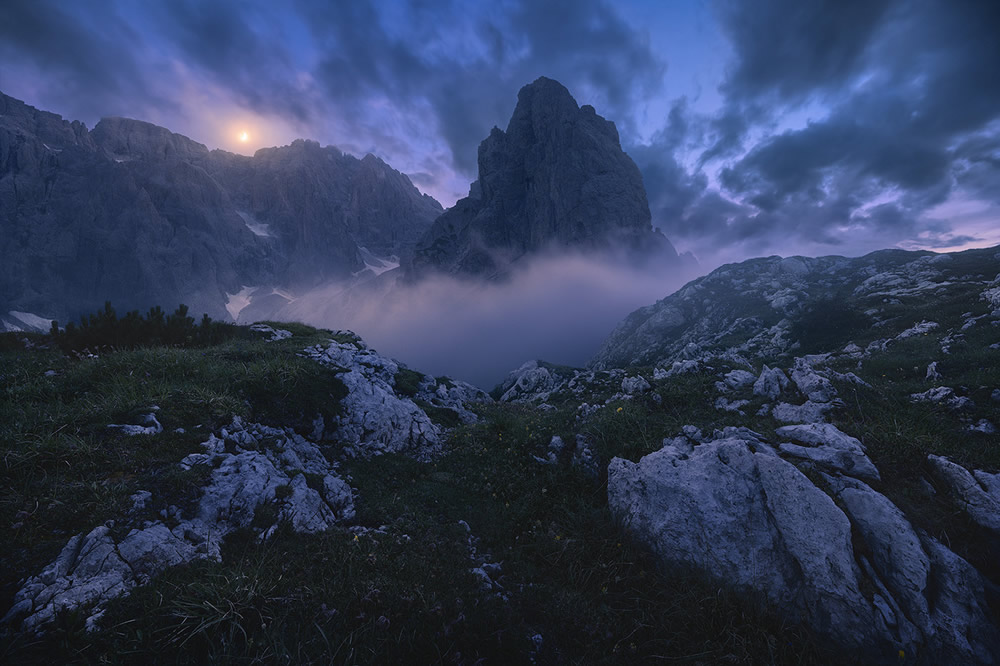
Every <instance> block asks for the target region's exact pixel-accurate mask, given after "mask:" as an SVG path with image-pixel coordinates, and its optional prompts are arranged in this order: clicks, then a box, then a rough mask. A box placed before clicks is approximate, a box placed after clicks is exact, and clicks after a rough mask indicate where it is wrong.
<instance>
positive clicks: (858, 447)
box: [775, 423, 880, 481]
mask: <svg viewBox="0 0 1000 666" xmlns="http://www.w3.org/2000/svg"><path fill="white" fill-rule="evenodd" d="M775 433H776V434H777V435H778V436H779V437H783V438H786V437H787V438H788V439H791V440H792V441H793V442H798V443H799V444H804V445H805V446H799V445H796V444H781V445H780V446H779V450H780V451H781V452H782V453H786V454H788V455H791V456H795V457H797V458H806V459H809V460H812V461H813V462H816V463H818V464H820V465H825V466H827V467H830V468H832V469H835V470H837V471H839V472H842V473H844V474H848V475H850V476H856V477H859V478H867V479H875V480H876V481H877V480H879V479H880V477H879V473H878V469H877V468H876V467H875V465H874V463H872V461H871V460H869V459H868V456H867V455H866V454H865V447H864V445H862V444H861V442H860V441H858V440H857V439H855V438H854V437H851V436H850V435H847V434H845V433H843V432H841V431H840V430H839V429H838V428H837V427H836V426H834V425H830V424H829V423H810V424H806V425H790V426H783V427H781V428H778V429H776V430H775Z"/></svg>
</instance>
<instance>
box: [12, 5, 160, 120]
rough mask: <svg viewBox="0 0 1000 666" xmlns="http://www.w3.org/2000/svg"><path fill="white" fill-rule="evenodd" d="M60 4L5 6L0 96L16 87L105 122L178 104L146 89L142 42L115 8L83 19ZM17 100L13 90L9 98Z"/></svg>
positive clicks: (92, 10)
mask: <svg viewBox="0 0 1000 666" xmlns="http://www.w3.org/2000/svg"><path fill="white" fill-rule="evenodd" d="M74 9H75V8H74V6H73V5H72V4H70V3H62V2H56V1H54V0H5V2H4V3H3V12H2V14H3V16H2V20H0V59H2V64H0V89H3V88H5V87H7V86H8V85H11V84H13V83H14V81H13V79H14V77H15V72H16V73H17V74H20V75H21V76H22V77H24V78H23V79H21V80H20V81H18V83H20V84H23V85H25V86H28V87H30V88H32V89H34V90H35V91H36V93H37V94H38V95H39V96H40V97H42V98H43V99H45V100H47V101H50V102H51V103H52V104H53V105H55V106H58V107H63V106H68V107H69V108H72V109H74V110H75V111H77V112H78V113H81V114H85V115H87V116H93V117H99V116H102V115H112V114H115V113H117V112H118V110H119V109H121V108H128V107H129V106H131V100H133V99H135V98H136V97H138V98H140V99H143V100H145V102H146V104H147V105H148V106H150V107H152V106H160V107H170V106H172V105H173V103H172V102H170V101H168V100H167V99H165V98H164V97H163V96H161V95H160V94H158V92H157V91H156V90H154V89H153V88H152V87H151V86H150V85H149V83H148V81H149V79H148V76H147V72H145V71H143V68H142V66H141V64H140V63H139V62H138V61H137V59H136V54H137V53H141V52H142V50H143V43H142V37H141V35H139V34H138V33H137V32H136V31H135V30H134V29H133V28H132V27H131V26H129V25H128V24H127V23H126V22H125V21H123V20H122V19H121V18H120V16H119V15H118V14H117V12H116V11H115V7H114V3H113V2H111V1H99V2H95V3H91V4H90V6H89V7H88V11H87V12H86V13H83V14H78V13H76V12H74V11H73V10H74ZM5 92H7V93H16V92H17V91H15V90H10V89H8V90H5Z"/></svg>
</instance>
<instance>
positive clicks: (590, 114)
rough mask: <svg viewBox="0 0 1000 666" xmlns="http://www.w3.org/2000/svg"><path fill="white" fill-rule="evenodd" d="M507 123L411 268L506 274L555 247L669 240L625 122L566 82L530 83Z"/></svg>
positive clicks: (665, 245) (485, 146) (664, 245)
mask: <svg viewBox="0 0 1000 666" xmlns="http://www.w3.org/2000/svg"><path fill="white" fill-rule="evenodd" d="M517 100H518V101H517V107H516V108H515V109H514V113H513V115H512V116H511V119H510V122H509V123H508V125H507V130H506V131H503V130H500V129H499V128H496V127H494V128H493V130H492V131H491V132H490V135H489V136H488V137H487V138H486V139H485V140H484V141H483V142H482V143H481V144H480V145H479V179H478V180H477V181H476V182H475V183H473V184H472V188H471V191H470V194H469V196H468V197H467V198H465V199H462V200H460V201H459V202H458V203H456V204H455V206H454V207H453V208H452V209H450V210H448V211H446V212H445V213H444V215H442V216H441V217H439V218H438V219H437V221H435V223H434V225H433V226H432V227H431V229H430V230H429V231H428V232H427V234H426V235H425V236H424V238H423V239H422V241H421V242H420V243H419V244H418V247H417V252H416V256H415V257H414V261H413V265H412V267H411V271H410V272H411V276H417V275H419V274H421V273H425V272H433V271H439V272H444V273H450V274H459V275H477V276H487V277H497V276H501V275H503V274H505V273H506V272H507V271H508V269H509V268H510V266H511V265H512V264H514V263H515V262H517V261H518V260H520V259H522V258H523V257H526V256H528V255H531V254H534V253H538V252H541V251H546V250H581V251H594V250H607V249H614V248H619V247H624V248H629V249H636V248H649V247H651V246H652V247H656V248H660V249H662V250H664V251H666V252H667V253H668V256H669V257H671V258H676V256H677V255H676V252H674V250H673V248H672V247H671V246H670V244H669V242H668V241H667V240H666V239H665V238H664V237H663V236H662V235H660V234H658V233H656V232H654V231H653V229H652V226H651V224H650V213H649V203H648V202H647V200H646V191H645V189H644V188H643V184H642V175H641V174H640V173H639V169H638V167H636V165H635V162H633V161H632V159H631V158H630V157H629V156H628V155H626V154H625V152H624V151H623V150H622V148H621V144H620V142H619V138H618V130H617V129H616V128H615V124H614V123H613V122H611V121H609V120H605V119H604V118H602V117H601V116H599V115H597V112H596V111H595V110H594V108H593V107H592V106H588V105H584V106H582V107H581V106H579V105H577V103H576V100H575V99H573V96H572V95H571V94H570V93H569V91H568V90H567V89H566V88H565V87H564V86H563V85H562V84H561V83H559V82H558V81H555V80H553V79H548V78H545V77H541V78H539V79H537V80H535V81H534V82H532V83H531V84H529V85H526V86H524V87H523V88H521V91H520V92H519V93H518V96H517Z"/></svg>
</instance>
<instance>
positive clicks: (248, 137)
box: [240, 132, 250, 143]
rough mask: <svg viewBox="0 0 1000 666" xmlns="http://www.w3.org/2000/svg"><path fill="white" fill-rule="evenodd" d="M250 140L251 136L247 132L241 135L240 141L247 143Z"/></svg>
mask: <svg viewBox="0 0 1000 666" xmlns="http://www.w3.org/2000/svg"><path fill="white" fill-rule="evenodd" d="M249 140H250V135H249V134H247V133H246V132H241V133H240V141H242V142H243V143H246V142H247V141H249Z"/></svg>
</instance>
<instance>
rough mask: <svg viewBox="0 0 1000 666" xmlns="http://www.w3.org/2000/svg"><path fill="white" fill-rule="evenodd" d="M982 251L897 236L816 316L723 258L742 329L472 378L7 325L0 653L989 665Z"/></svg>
mask: <svg viewBox="0 0 1000 666" xmlns="http://www.w3.org/2000/svg"><path fill="white" fill-rule="evenodd" d="M995 254H996V250H992V251H990V252H989V253H983V252H978V253H972V254H966V255H964V256H963V255H956V256H954V257H952V258H948V257H947V256H945V258H944V259H941V258H935V257H930V258H926V257H921V256H914V255H906V256H897V257H895V258H894V259H893V261H894V262H895V263H894V264H893V266H894V267H893V268H891V270H888V269H887V270H881V271H878V272H875V273H874V274H872V275H870V276H869V277H867V278H865V279H864V280H860V282H858V280H854V282H850V283H849V285H848V286H850V289H851V290H852V293H853V294H854V296H852V297H850V298H846V299H844V300H843V301H842V304H841V307H840V309H838V310H836V312H835V314H836V315H837V316H839V317H841V318H844V319H845V320H849V321H858V322H864V325H858V326H856V327H855V328H853V329H836V330H835V331H833V332H832V333H831V332H830V331H828V330H826V327H824V326H817V325H816V323H815V321H813V323H811V324H810V323H809V319H810V317H813V319H814V320H815V318H816V317H820V315H821V314H822V313H821V312H820V311H818V310H817V309H816V308H815V307H813V306H812V305H810V304H812V303H817V302H819V303H823V302H826V301H824V300H823V299H818V300H817V297H816V296H815V294H813V293H812V292H811V291H810V290H809V289H812V287H809V288H808V289H807V287H808V279H811V278H808V275H811V274H810V273H795V275H796V277H795V278H794V280H806V281H805V282H803V283H802V284H804V285H806V286H804V287H802V293H800V294H798V295H796V296H794V298H796V299H798V301H797V302H798V303H799V305H798V306H795V305H794V304H793V302H792V301H790V300H783V298H784V297H779V296H776V295H775V294H777V293H778V291H781V288H779V287H780V284H781V281H782V280H783V279H785V278H783V277H781V274H778V273H773V272H772V273H773V274H772V273H767V272H768V271H772V269H774V270H781V271H783V270H784V269H783V268H780V264H775V266H772V267H771V268H765V269H764V271H765V273H767V275H768V277H767V278H766V279H765V278H761V279H754V280H753V281H750V282H745V283H744V287H745V289H744V293H743V296H744V298H745V299H746V300H752V299H751V297H752V296H753V295H754V294H755V293H757V291H755V290H759V289H764V290H765V291H766V292H767V293H769V294H770V293H771V291H772V290H778V291H775V292H774V294H771V295H772V296H774V298H772V299H771V301H774V303H772V304H771V305H768V306H767V307H769V308H770V309H771V310H773V311H774V313H773V314H768V315H767V316H766V317H765V316H764V314H758V315H756V316H757V318H758V319H759V320H760V321H757V322H756V323H754V322H751V324H753V325H750V324H746V323H745V322H744V323H737V324H736V325H734V322H736V321H737V320H738V319H739V318H740V317H739V316H736V314H738V312H737V313H736V314H731V315H727V316H730V317H732V316H736V319H733V320H732V321H729V323H727V324H725V325H724V327H723V329H724V330H725V331H727V333H726V336H723V337H719V335H718V333H717V332H715V331H706V332H705V333H704V335H703V337H701V338H695V337H692V336H693V335H694V334H693V333H691V332H690V331H688V332H686V333H683V334H682V336H687V337H686V338H685V339H687V340H688V341H687V342H685V343H684V345H683V346H682V347H677V348H675V347H670V346H668V347H664V346H660V347H657V348H655V349H653V350H651V351H650V352H649V353H648V354H647V355H642V356H641V358H648V359H651V360H650V362H648V363H646V364H625V365H623V366H622V367H606V366H605V365H604V363H606V361H601V360H600V359H599V360H598V362H597V363H595V365H594V367H592V368H587V369H583V368H567V367H562V366H554V365H551V364H547V363H544V362H541V361H532V362H529V363H525V364H524V365H523V366H521V367H520V368H518V369H517V370H515V371H514V372H512V373H511V374H510V376H509V377H508V378H507V379H506V380H505V381H504V382H503V383H502V384H501V385H500V386H498V387H497V388H496V389H495V390H494V391H493V392H492V397H491V396H490V395H487V394H485V393H483V392H482V391H480V390H479V389H477V388H475V387H472V386H470V385H468V384H464V383H462V382H459V381H455V380H452V379H449V378H446V377H438V378H434V377H430V376H427V375H424V374H422V373H420V372H417V371H415V370H412V369H409V368H407V367H406V366H405V365H404V364H401V363H399V362H397V361H394V360H392V359H389V358H386V357H384V356H382V355H380V354H378V353H377V352H376V351H375V350H372V349H370V348H368V347H367V346H366V345H365V344H364V343H363V342H362V341H361V340H359V339H358V338H357V337H356V336H354V335H353V334H350V333H346V332H330V331H317V330H315V329H310V328H308V327H304V326H301V325H287V329H286V328H285V327H283V325H280V324H270V325H267V324H262V325H257V326H254V327H253V328H252V330H247V329H239V330H238V331H237V333H238V337H237V338H236V339H234V340H231V341H229V342H224V343H220V344H217V345H214V346H209V347H207V348H205V349H204V350H202V351H199V349H198V348H193V349H180V350H178V349H155V348H154V349H148V350H136V351H133V352H125V351H111V350H96V351H97V353H96V354H95V353H89V352H88V354H75V355H73V356H66V355H64V354H61V353H57V352H56V351H55V350H53V349H52V348H51V343H50V341H48V340H47V338H46V337H45V336H34V337H33V338H28V337H26V338H23V339H20V338H16V337H15V336H7V337H6V338H4V340H5V341H7V343H8V347H6V348H5V351H3V354H2V355H0V360H2V362H3V364H2V365H0V374H2V375H4V377H5V379H6V381H7V386H8V388H7V389H6V391H7V393H6V396H7V399H6V401H5V402H4V403H2V405H0V406H2V409H3V410H4V411H3V414H2V416H3V419H0V421H2V422H3V423H4V424H5V425H4V426H3V427H4V428H5V429H4V430H3V433H4V437H5V440H6V441H9V442H11V444H9V445H8V451H7V453H6V458H5V460H7V465H8V470H9V471H8V472H7V476H6V477H5V483H7V484H8V486H9V488H10V490H9V491H8V493H7V494H6V495H5V496H4V502H3V504H2V505H0V509H2V510H3V512H4V513H3V516H2V519H3V520H5V521H7V522H6V524H7V525H9V526H10V527H9V528H8V529H9V532H10V539H9V540H8V542H9V543H10V544H11V546H10V547H9V549H8V550H7V551H5V553H4V555H3V559H4V563H5V567H4V568H5V569H6V570H7V571H8V572H9V573H7V574H6V575H5V577H4V578H3V582H2V590H3V591H4V599H5V600H6V603H7V606H8V608H9V610H7V611H6V616H5V617H4V627H5V629H4V632H5V633H4V640H5V641H7V642H6V643H5V645H7V646H8V647H7V648H5V649H8V650H10V651H12V652H11V653H12V654H23V655H26V658H41V657H40V656H39V655H42V656H48V657H52V655H60V654H63V653H60V652H59V650H60V649H62V648H61V647H60V646H72V649H73V650H77V651H79V653H81V654H87V655H89V656H88V658H93V659H99V658H103V657H102V655H103V656H106V655H109V654H116V653H118V652H120V651H122V650H131V651H133V652H134V653H135V654H148V653H150V652H152V651H156V652H157V653H160V654H172V655H174V656H177V657H178V658H183V659H189V660H197V659H206V658H211V659H237V658H238V659H269V660H276V661H287V662H302V661H324V660H326V661H329V660H330V659H331V658H335V659H337V658H339V657H332V656H331V655H335V654H341V653H337V652H336V649H335V647H334V646H331V645H330V643H331V642H333V641H334V640H335V641H336V642H338V643H339V642H343V644H345V645H351V646H352V647H351V651H350V652H349V654H348V656H347V657H346V658H345V659H344V660H345V661H348V662H360V661H366V660H367V658H368V657H370V656H371V655H375V657H376V658H378V659H380V660H389V661H392V660H400V659H404V660H405V659H407V658H410V659H412V658H414V656H415V655H420V660H433V659H434V658H438V657H434V656H433V655H435V654H437V655H440V654H441V652H442V650H443V651H444V653H445V654H447V655H448V657H447V658H448V660H450V661H453V662H455V663H483V662H484V661H485V662H495V663H510V662H531V661H534V662H536V663H566V662H567V661H570V662H573V661H586V662H588V663H591V662H597V663H599V662H608V663H615V662H622V661H645V660H650V659H653V658H656V657H663V656H667V657H677V658H680V657H685V656H689V655H701V656H700V657H698V658H699V659H702V660H703V661H705V662H707V663H711V662H716V661H720V660H725V661H730V662H736V663H761V662H770V663H792V662H794V663H833V662H837V663H844V662H848V663H850V662H856V663H920V664H939V663H983V664H988V663H995V662H997V661H998V660H1000V641H998V637H1000V629H998V617H1000V613H998V611H1000V593H998V592H1000V587H998V585H1000V567H998V566H997V562H998V561H1000V560H998V559H997V554H998V552H1000V551H998V549H1000V522H998V519H997V516H1000V474H998V472H1000V436H998V434H997V425H998V424H1000V362H998V361H1000V307H998V306H1000V303H998V302H997V301H996V298H995V296H996V294H994V291H996V289H997V284H998V282H997V280H998V279H1000V278H997V277H994V276H997V275H998V273H1000V267H998V266H997V265H996V263H997V261H998V260H997V258H996V257H995V256H994V255H995ZM928 256H929V255H928ZM956 262H957V263H956ZM807 263H808V262H803V265H806V264H807ZM767 265H768V266H770V265H771V264H770V263H768V264H767ZM819 265H820V266H823V265H826V264H824V263H823V262H820V263H819ZM950 267H952V268H950ZM824 271H827V269H825V268H824V269H822V270H821V271H820V274H821V275H825V276H826V277H823V278H822V279H821V280H820V282H822V283H823V284H824V285H825V287H823V288H825V289H834V286H835V285H834V282H836V280H834V278H833V277H830V275H831V274H830V273H829V272H824ZM988 271H992V276H991V275H989V274H987V273H988ZM751 274H753V271H751V270H750V269H749V268H747V267H729V268H727V269H725V271H723V273H722V274H721V276H722V277H719V276H717V277H716V278H715V279H723V278H725V279H726V280H731V279H734V278H733V276H739V275H751ZM803 275H806V277H803ZM844 276H846V273H844ZM709 277H711V276H709ZM738 279H741V280H742V279H744V278H742V277H741V278H738ZM837 279H838V280H839V279H840V278H837ZM855 283H857V284H855ZM876 283H877V284H876ZM851 285H853V286H851ZM863 285H867V286H863ZM879 285H881V286H879ZM862 286H863V288H862ZM685 289H686V290H687V291H685V290H681V292H678V293H679V294H682V295H684V294H686V295H685V296H683V298H688V297H689V296H690V295H691V294H692V293H694V292H692V291H691V290H692V289H693V287H691V286H690V285H689V287H687V288H685ZM859 289H860V291H859ZM873 290H874V291H873ZM834 291H836V289H834ZM785 296H788V297H789V298H791V297H792V295H790V294H785ZM677 298H680V297H671V299H674V300H671V299H667V300H666V301H663V302H661V303H660V304H658V305H657V306H653V307H654V310H662V309H664V308H668V309H669V307H674V306H672V305H670V303H674V304H675V305H676V302H677ZM763 300H764V301H766V299H763ZM779 301H780V303H779ZM897 301H898V302H897ZM686 302H687V301H683V302H682V304H683V303H686ZM767 302H770V301H767ZM664 304H666V305H664ZM776 304H777V305H776ZM731 306H732V307H733V308H737V307H742V306H740V305H739V303H738V302H733V303H732V304H731ZM678 307H680V306H678ZM684 307H687V306H686V305H684ZM692 307H693V306H692ZM796 308H798V309H796ZM862 308H863V309H862ZM859 310H860V313H859ZM733 312H736V311H735V310H734V311H733ZM647 314H648V312H644V313H643V315H642V316H646V315H647ZM656 316H657V315H656V312H655V311H654V312H653V314H652V315H651V316H650V317H648V318H647V321H650V320H653V319H655V317H656ZM858 316H860V317H863V318H864V319H860V318H858ZM768 317H780V319H779V320H778V321H776V322H775V323H771V324H769V323H768V322H769V321H770V320H769V319H768ZM712 321H715V320H712ZM720 321H721V320H720ZM754 321H756V320H754ZM820 321H821V322H822V319H820ZM709 323H710V322H709ZM626 324H627V325H623V327H622V328H621V329H619V332H618V333H616V334H615V336H613V337H612V339H611V341H610V342H609V346H608V347H607V348H611V346H613V344H617V343H615V340H624V339H626V338H623V337H622V336H621V332H622V331H627V330H631V329H630V328H629V327H630V326H631V324H628V322H626ZM701 325H703V324H699V326H701ZM704 325H707V324H704ZM761 327H764V328H763V329H761ZM774 327H777V329H775V330H776V331H778V332H781V331H784V332H785V333H787V336H785V335H784V334H782V335H774V334H773V333H774V331H772V329H774ZM640 328H641V326H640ZM762 330H763V331H764V334H762V333H761V331H762ZM239 336H242V337H239ZM246 336H252V337H250V338H247V337H246ZM831 336H832V338H831ZM765 338H767V339H768V340H772V341H773V340H778V341H779V342H780V344H778V343H775V344H774V345H764V344H759V343H760V341H762V340H764V339H765ZM831 339H833V341H834V342H833V344H832V346H827V347H825V349H824V346H825V345H827V344H830V340H831ZM25 347H30V349H26V348H25ZM808 352H816V353H808ZM91 458H93V459H96V460H99V461H102V462H100V463H99V464H97V463H96V462H91V460H90V459H91ZM226 608H229V610H225V609H226ZM136 617H139V618H142V619H141V620H135V619H134V618H136ZM157 627H165V628H161V629H157ZM211 627H222V628H224V629H225V631H222V630H221V629H211ZM220 631H221V632H222V633H220ZM158 632H159V633H158ZM157 636H159V637H157ZM331 637H333V638H331ZM265 645H266V646H267V647H266V648H265V647H262V646H265ZM341 656H343V654H341Z"/></svg>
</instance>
